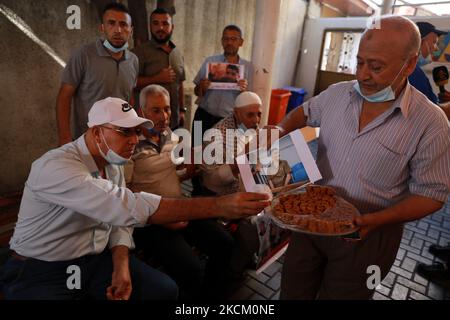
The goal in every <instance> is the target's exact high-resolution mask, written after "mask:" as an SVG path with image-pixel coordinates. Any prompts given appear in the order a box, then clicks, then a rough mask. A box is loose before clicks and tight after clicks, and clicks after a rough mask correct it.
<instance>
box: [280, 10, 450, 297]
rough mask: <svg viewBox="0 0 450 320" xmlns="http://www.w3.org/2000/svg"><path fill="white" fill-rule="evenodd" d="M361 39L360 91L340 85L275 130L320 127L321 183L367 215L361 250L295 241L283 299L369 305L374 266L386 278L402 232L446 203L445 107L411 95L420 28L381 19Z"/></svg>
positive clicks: (449, 157)
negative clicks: (370, 269)
mask: <svg viewBox="0 0 450 320" xmlns="http://www.w3.org/2000/svg"><path fill="white" fill-rule="evenodd" d="M374 25H375V26H377V28H374V29H368V30H366V31H365V32H364V34H363V36H362V39H361V42H360V46H359V51H358V55H357V71H356V78H357V80H356V81H347V82H341V83H337V84H334V85H332V86H330V87H329V88H328V89H327V90H325V91H323V92H322V93H321V94H320V95H318V96H316V97H313V98H312V99H310V100H309V101H307V102H306V103H304V104H303V105H302V106H301V107H299V108H296V109H294V110H293V111H292V112H291V113H289V114H288V115H287V116H286V118H285V119H284V120H283V121H282V122H281V123H280V124H279V126H278V128H279V129H280V131H281V132H280V135H285V134H287V133H289V132H290V131H293V130H295V129H298V128H301V127H304V126H306V125H309V126H313V127H320V128H321V130H320V137H319V147H318V155H317V165H318V167H319V169H320V172H321V173H322V176H323V179H322V180H321V181H320V182H319V183H320V184H323V185H328V186H331V187H333V188H334V189H335V190H336V192H337V194H338V195H339V196H341V197H343V198H344V199H346V200H347V201H349V202H350V203H352V204H353V205H355V206H356V207H357V208H358V210H359V211H360V213H361V216H360V217H358V218H356V220H355V223H356V224H357V225H358V226H359V227H360V230H359V238H360V239H359V240H356V239H353V240H349V239H345V238H344V239H342V238H341V237H325V236H317V235H306V234H302V233H295V234H294V235H293V237H292V240H291V242H290V245H289V248H288V251H287V254H286V259H285V263H284V268H283V273H282V283H281V298H282V299H316V298H318V299H370V298H371V297H372V294H373V292H374V289H373V287H370V288H368V286H367V284H366V283H367V279H368V277H369V276H370V275H371V273H370V272H369V273H368V267H369V266H377V267H379V268H380V270H381V280H382V279H383V278H384V277H385V276H386V275H387V273H388V272H389V270H390V268H391V266H392V264H393V262H394V260H395V257H396V254H397V250H398V248H399V245H400V240H401V238H402V231H403V223H405V222H408V221H413V220H417V219H421V218H423V217H425V216H427V215H429V214H431V213H433V212H435V211H437V210H439V209H440V208H441V207H442V206H443V203H444V202H445V201H446V200H447V197H448V194H449V189H450V129H449V125H448V121H447V119H446V117H445V115H444V113H443V112H442V110H441V109H439V107H437V106H436V105H434V104H433V103H432V102H430V101H429V100H428V99H427V98H426V97H425V96H424V95H423V94H421V93H420V92H419V91H418V90H416V89H415V88H414V87H412V86H411V85H410V84H409V82H408V81H407V77H408V76H409V75H410V74H411V73H412V72H413V71H414V68H415V66H416V63H417V59H418V54H419V49H420V33H419V30H418V28H417V26H416V25H415V24H414V23H413V22H412V21H410V20H409V19H407V18H404V17H400V16H390V17H382V18H380V19H379V20H378V21H376V23H375V24H374Z"/></svg>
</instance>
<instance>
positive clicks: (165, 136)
mask: <svg viewBox="0 0 450 320" xmlns="http://www.w3.org/2000/svg"><path fill="white" fill-rule="evenodd" d="M170 136H171V131H170V129H169V130H165V131H163V132H161V134H160V137H159V139H160V140H159V145H158V144H156V143H155V142H153V141H152V140H150V139H149V138H146V139H145V140H141V141H139V144H138V145H137V147H136V151H135V153H138V152H141V151H142V150H145V149H147V148H152V149H154V150H155V151H156V152H158V153H161V150H162V148H163V147H164V145H165V144H166V143H167V142H168V140H170Z"/></svg>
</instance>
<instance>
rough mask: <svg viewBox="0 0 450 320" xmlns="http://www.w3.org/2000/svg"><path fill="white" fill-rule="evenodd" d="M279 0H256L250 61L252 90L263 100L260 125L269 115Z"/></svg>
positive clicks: (279, 7) (264, 122)
mask: <svg viewBox="0 0 450 320" xmlns="http://www.w3.org/2000/svg"><path fill="white" fill-rule="evenodd" d="M281 1H282V0H265V1H260V0H257V1H256V19H255V31H254V34H253V46H252V63H253V65H254V67H255V70H254V74H253V91H254V92H255V93H256V94H258V95H259V96H260V97H261V100H262V102H263V106H262V109H263V112H262V119H261V125H266V124H267V120H268V116H269V107H270V94H271V91H272V75H273V66H274V60H275V51H276V44H277V35H278V22H279V19H280V11H281Z"/></svg>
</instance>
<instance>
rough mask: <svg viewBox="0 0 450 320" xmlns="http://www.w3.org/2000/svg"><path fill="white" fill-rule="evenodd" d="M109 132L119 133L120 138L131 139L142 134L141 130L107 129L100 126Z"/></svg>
mask: <svg viewBox="0 0 450 320" xmlns="http://www.w3.org/2000/svg"><path fill="white" fill-rule="evenodd" d="M100 127H103V128H106V129H109V130H114V131H116V132H118V133H120V134H121V135H122V136H124V137H132V136H135V135H136V136H139V135H141V134H142V129H141V128H122V127H118V128H111V127H107V126H100Z"/></svg>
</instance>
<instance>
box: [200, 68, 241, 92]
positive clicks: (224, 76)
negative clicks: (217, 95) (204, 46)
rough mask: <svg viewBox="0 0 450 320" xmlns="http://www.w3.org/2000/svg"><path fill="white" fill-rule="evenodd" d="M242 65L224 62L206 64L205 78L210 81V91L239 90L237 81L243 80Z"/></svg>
mask: <svg viewBox="0 0 450 320" xmlns="http://www.w3.org/2000/svg"><path fill="white" fill-rule="evenodd" d="M244 68H245V66H244V65H242V64H233V63H225V62H219V63H218V62H214V63H212V62H211V63H208V65H207V68H206V78H207V79H208V80H209V81H211V86H210V89H216V90H240V89H239V85H238V81H239V80H240V79H244Z"/></svg>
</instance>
